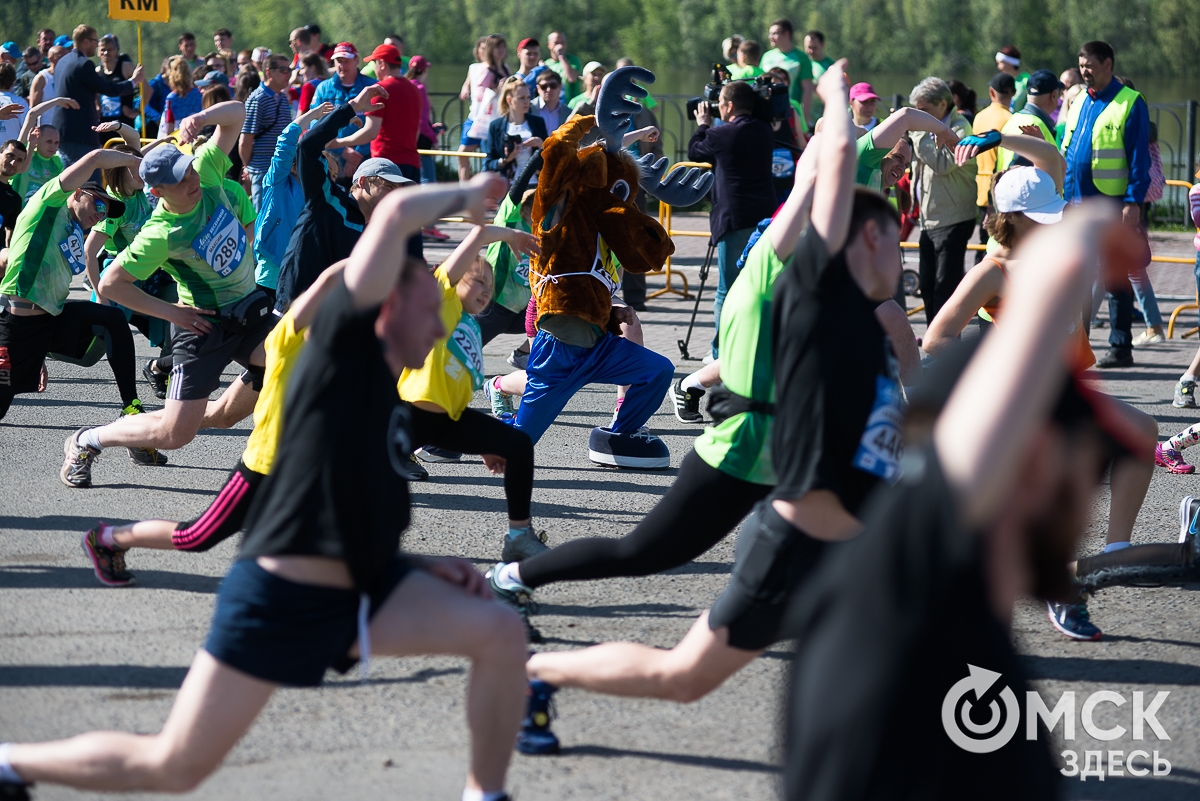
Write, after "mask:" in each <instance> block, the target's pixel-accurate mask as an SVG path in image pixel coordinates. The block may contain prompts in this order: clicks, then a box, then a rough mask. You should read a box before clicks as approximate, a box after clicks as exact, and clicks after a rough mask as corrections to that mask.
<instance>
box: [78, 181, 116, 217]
mask: <svg viewBox="0 0 1200 801" xmlns="http://www.w3.org/2000/svg"><path fill="white" fill-rule="evenodd" d="M79 189H80V191H82V192H86V193H87V194H89V195H91V196H92V197H97V198H100V199H101V200H103V201H104V202H105V204H106V205H107V206H108V214H107V215H106V216H107V217H110V218H112V219H117V218H118V217H123V216H125V203H124V202H123V201H121V200H119V199H118V198H115V197H113V195H112V193H110V192H109V191H108V190H107V189H105V188H104V187H103V186H101V185H100V184H98V183H96V182H95V181H88V182H87V183H86V184H84V185H83V186H81V187H79Z"/></svg>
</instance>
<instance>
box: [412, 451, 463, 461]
mask: <svg viewBox="0 0 1200 801" xmlns="http://www.w3.org/2000/svg"><path fill="white" fill-rule="evenodd" d="M414 455H415V456H416V457H417V458H418V459H420V460H421V461H422V462H425V463H426V464H445V463H447V462H461V461H462V457H461V456H460V457H458V458H457V459H447V458H446V457H444V456H435V455H434V454H432V453H429V452H428V451H426V450H425V449H424V448H418V449H417V450H416V451H415V452H414Z"/></svg>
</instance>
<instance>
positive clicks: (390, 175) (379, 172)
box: [354, 158, 416, 184]
mask: <svg viewBox="0 0 1200 801" xmlns="http://www.w3.org/2000/svg"><path fill="white" fill-rule="evenodd" d="M360 178H382V179H383V180H385V181H391V182H392V183H394V184H412V183H416V181H414V180H412V179H411V178H405V177H404V176H403V175H401V174H400V168H399V167H397V166H396V163H395V162H393V161H391V160H390V159H379V158H375V159H367V160H366V161H364V162H363V163H362V164H360V165H358V169H357V170H355V171H354V183H358V179H360Z"/></svg>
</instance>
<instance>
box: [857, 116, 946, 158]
mask: <svg viewBox="0 0 1200 801" xmlns="http://www.w3.org/2000/svg"><path fill="white" fill-rule="evenodd" d="M910 131H928V132H929V133H931V134H933V135H934V138H935V139H936V141H937V143H938V145H945V146H946V147H954V146H955V145H956V144H958V134H956V133H955V132H954V131H953V130H952V129H951V128H950V127H949V126H947V125H944V124H943V123H942V121H941V120H939V119H937V118H936V117H934V116H933V115H932V114H926V113H925V112H924V111H921V110H920V109H915V108H911V107H909V106H905V107H904V108H901V109H897V110H896V111H895V112H894V113H893V114H891V115H889V116H888V118H887V119H886V120H884V121H883V122H881V123H879V124H878V125H876V126H875V128H874V129H872V131H871V140H872V141H873V142H874V143H875V147H881V148H884V149H886V150H891V149H892V148H893V147H895V146H896V143H897V142H899V141H900V139H901V138H902V137H904V135H905V134H907V133H909V132H910Z"/></svg>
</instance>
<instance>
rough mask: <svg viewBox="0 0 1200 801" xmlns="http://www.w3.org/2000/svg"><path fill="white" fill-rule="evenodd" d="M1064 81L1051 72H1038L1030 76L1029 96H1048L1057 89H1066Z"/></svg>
mask: <svg viewBox="0 0 1200 801" xmlns="http://www.w3.org/2000/svg"><path fill="white" fill-rule="evenodd" d="M1065 88H1066V87H1065V86H1063V83H1062V81H1060V80H1059V79H1058V76H1057V75H1055V74H1054V73H1053V72H1051V71H1050V70H1038V71H1037V72H1035V73H1033V74H1032V75H1030V76H1029V94H1031V95H1048V94H1050V93H1051V92H1053V91H1054V90H1056V89H1065Z"/></svg>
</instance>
